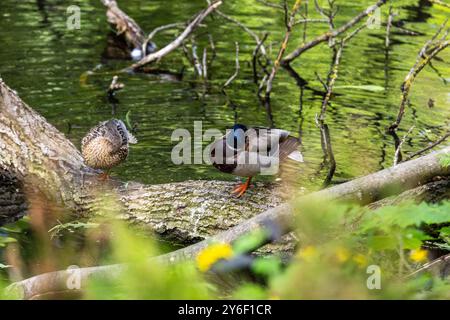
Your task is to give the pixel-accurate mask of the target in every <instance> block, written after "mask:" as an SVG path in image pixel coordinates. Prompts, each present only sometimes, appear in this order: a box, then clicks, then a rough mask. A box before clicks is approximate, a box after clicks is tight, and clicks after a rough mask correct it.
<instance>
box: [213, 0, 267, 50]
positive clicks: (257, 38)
mask: <svg viewBox="0 0 450 320" xmlns="http://www.w3.org/2000/svg"><path fill="white" fill-rule="evenodd" d="M207 1H208V2H209V0H207ZM216 14H217V15H219V16H221V17H222V18H224V19H225V20H228V21H230V22H232V23H234V24H236V25H237V26H239V27H240V28H242V29H243V30H244V31H245V32H247V33H248V34H249V35H250V36H251V37H252V38H253V39H255V42H256V43H257V44H258V43H260V42H261V39H260V38H259V36H258V35H257V34H256V33H255V32H254V31H253V30H251V29H250V28H249V27H247V26H246V25H245V24H243V23H242V22H240V21H239V20H236V19H235V18H233V17H230V16H228V15H226V14H225V13H223V12H222V11H220V10H216ZM261 53H262V54H263V55H264V56H266V55H267V52H266V48H265V47H264V45H261Z"/></svg>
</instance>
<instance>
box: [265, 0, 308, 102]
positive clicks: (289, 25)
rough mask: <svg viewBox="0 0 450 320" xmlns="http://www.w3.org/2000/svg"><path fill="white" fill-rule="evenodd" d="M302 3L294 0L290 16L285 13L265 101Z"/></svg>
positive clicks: (299, 0) (268, 96)
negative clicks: (283, 33)
mask: <svg viewBox="0 0 450 320" xmlns="http://www.w3.org/2000/svg"><path fill="white" fill-rule="evenodd" d="M301 2H302V1H301V0H296V1H295V4H294V6H293V7H292V11H291V14H290V16H289V17H288V14H287V12H286V13H285V21H286V33H285V35H284V40H283V42H282V43H281V47H280V50H279V51H278V55H277V59H276V60H275V63H274V65H273V67H272V71H271V72H270V76H269V78H268V80H267V84H266V101H269V100H270V93H271V92H272V82H273V79H274V78H275V75H276V73H277V71H278V68H279V66H280V62H281V59H282V58H283V55H284V53H285V51H286V48H287V44H288V42H289V37H290V35H291V32H292V27H293V25H294V19H295V15H296V13H297V11H298V9H299V8H300V3H301Z"/></svg>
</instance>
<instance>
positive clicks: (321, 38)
mask: <svg viewBox="0 0 450 320" xmlns="http://www.w3.org/2000/svg"><path fill="white" fill-rule="evenodd" d="M386 1H387V0H378V2H377V3H376V4H374V5H373V6H370V7H369V8H367V9H366V10H364V11H363V12H361V13H360V14H359V15H357V16H356V17H354V18H353V19H351V20H349V21H348V22H347V23H346V24H344V25H343V26H341V27H339V28H337V29H335V30H332V31H328V32H326V33H324V34H322V35H320V36H318V37H317V38H315V39H313V40H311V41H310V42H307V43H304V44H302V45H301V46H299V47H298V48H297V49H295V50H294V51H292V52H291V53H289V54H288V55H287V56H286V57H284V58H283V59H282V60H281V63H282V64H283V65H286V64H289V63H291V62H292V61H293V60H294V59H296V58H297V57H298V56H300V55H301V54H302V53H303V52H305V51H307V50H309V49H311V48H314V47H315V46H317V45H318V44H320V43H322V42H325V41H328V40H329V39H330V38H335V37H337V36H339V35H340V34H342V33H343V32H345V31H347V30H348V29H350V28H351V27H353V26H354V25H355V24H357V23H358V22H359V21H361V20H362V19H363V18H365V17H367V16H368V15H370V14H371V13H372V12H374V11H375V10H376V9H378V8H379V7H380V6H382V5H383V4H385V3H386Z"/></svg>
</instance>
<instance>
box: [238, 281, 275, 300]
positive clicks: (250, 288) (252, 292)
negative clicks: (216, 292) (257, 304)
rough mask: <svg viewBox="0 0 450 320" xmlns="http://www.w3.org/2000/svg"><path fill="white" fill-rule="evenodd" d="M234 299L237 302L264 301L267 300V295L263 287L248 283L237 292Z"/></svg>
mask: <svg viewBox="0 0 450 320" xmlns="http://www.w3.org/2000/svg"><path fill="white" fill-rule="evenodd" d="M233 298H234V299H237V300H264V299H267V294H266V291H265V290H264V288H262V287H261V286H259V285H256V284H252V283H247V284H244V285H242V286H241V287H240V288H239V289H237V290H236V292H235V293H234V294H233Z"/></svg>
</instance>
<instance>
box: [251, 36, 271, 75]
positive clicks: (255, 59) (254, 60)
mask: <svg viewBox="0 0 450 320" xmlns="http://www.w3.org/2000/svg"><path fill="white" fill-rule="evenodd" d="M268 36H269V34H268V33H265V34H264V36H263V38H262V39H261V41H260V42H259V43H258V44H257V45H256V47H255V50H253V54H252V67H253V81H254V82H255V84H258V72H257V70H256V61H257V57H258V52H259V49H261V46H262V45H263V44H264V41H266V39H267V37H268Z"/></svg>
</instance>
